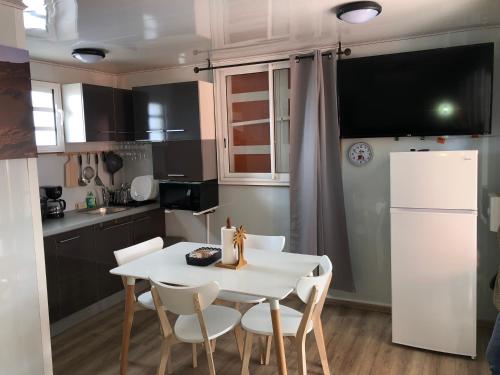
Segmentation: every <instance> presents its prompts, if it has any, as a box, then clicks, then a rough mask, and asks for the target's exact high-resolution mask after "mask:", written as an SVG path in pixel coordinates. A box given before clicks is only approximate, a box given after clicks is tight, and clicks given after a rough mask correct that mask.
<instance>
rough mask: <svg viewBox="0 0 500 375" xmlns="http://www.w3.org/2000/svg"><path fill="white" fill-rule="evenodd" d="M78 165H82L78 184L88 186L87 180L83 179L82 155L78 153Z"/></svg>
mask: <svg viewBox="0 0 500 375" xmlns="http://www.w3.org/2000/svg"><path fill="white" fill-rule="evenodd" d="M78 165H79V166H80V170H79V173H78V185H79V186H87V184H86V183H85V181H84V180H83V171H82V155H80V154H79V155H78Z"/></svg>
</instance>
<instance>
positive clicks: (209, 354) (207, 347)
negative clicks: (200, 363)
mask: <svg viewBox="0 0 500 375" xmlns="http://www.w3.org/2000/svg"><path fill="white" fill-rule="evenodd" d="M204 343H205V353H207V361H208V371H209V373H210V375H215V365H214V357H213V355H212V346H211V344H210V341H208V340H205V341H204Z"/></svg>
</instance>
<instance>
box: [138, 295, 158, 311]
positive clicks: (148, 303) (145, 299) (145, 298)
mask: <svg viewBox="0 0 500 375" xmlns="http://www.w3.org/2000/svg"><path fill="white" fill-rule="evenodd" d="M137 302H139V305H141V306H142V307H144V308H146V309H148V310H154V309H155V303H154V301H153V295H152V294H151V291H149V292H145V293H142V294H141V295H140V296H139V297H137Z"/></svg>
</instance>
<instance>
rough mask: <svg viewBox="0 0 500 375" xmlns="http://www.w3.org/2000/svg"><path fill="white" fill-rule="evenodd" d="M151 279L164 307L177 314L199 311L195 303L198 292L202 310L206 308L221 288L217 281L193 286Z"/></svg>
mask: <svg viewBox="0 0 500 375" xmlns="http://www.w3.org/2000/svg"><path fill="white" fill-rule="evenodd" d="M150 281H151V285H152V286H154V287H155V289H156V291H157V292H158V295H159V296H160V299H161V303H162V305H163V307H164V308H165V309H167V310H168V311H171V312H173V313H174V314H177V315H190V314H195V313H196V312H197V311H196V306H195V303H194V296H195V295H196V294H197V295H198V298H199V301H200V308H201V310H205V309H206V308H207V307H208V306H210V305H211V304H212V302H213V301H215V299H216V298H217V296H218V295H219V290H220V286H219V283H217V282H216V281H211V282H209V283H208V284H204V285H200V286H193V287H182V286H171V285H165V284H163V283H160V282H158V281H156V280H154V279H150Z"/></svg>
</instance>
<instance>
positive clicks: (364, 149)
mask: <svg viewBox="0 0 500 375" xmlns="http://www.w3.org/2000/svg"><path fill="white" fill-rule="evenodd" d="M347 156H348V157H349V161H350V162H351V164H352V165H355V166H357V167H360V166H362V165H364V164H366V163H368V162H369V161H370V160H372V159H373V151H372V146H370V145H369V144H368V143H366V142H356V143H353V144H352V145H351V147H349V151H347Z"/></svg>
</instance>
